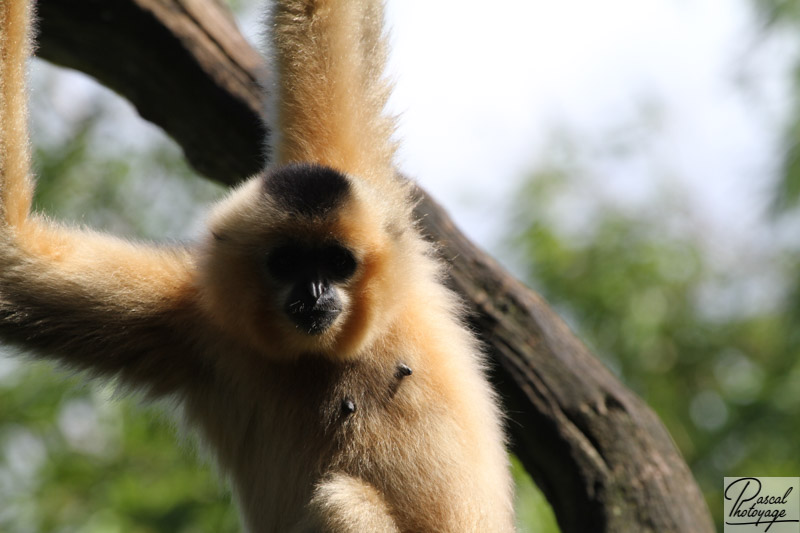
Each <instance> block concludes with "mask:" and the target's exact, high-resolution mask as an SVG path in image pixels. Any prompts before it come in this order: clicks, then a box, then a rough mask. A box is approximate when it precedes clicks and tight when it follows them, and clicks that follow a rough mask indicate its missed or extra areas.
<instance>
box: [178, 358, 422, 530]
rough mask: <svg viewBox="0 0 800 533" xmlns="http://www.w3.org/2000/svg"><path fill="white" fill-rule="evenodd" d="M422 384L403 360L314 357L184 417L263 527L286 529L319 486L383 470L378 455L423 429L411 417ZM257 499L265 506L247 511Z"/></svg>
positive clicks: (263, 372) (226, 387) (212, 398)
mask: <svg viewBox="0 0 800 533" xmlns="http://www.w3.org/2000/svg"><path fill="white" fill-rule="evenodd" d="M419 377H420V376H418V375H417V373H416V372H413V371H412V369H411V368H410V365H409V366H406V364H405V362H404V361H401V360H397V361H392V362H389V363H386V364H378V363H375V362H351V363H333V362H330V361H327V360H324V359H321V358H317V357H307V358H304V359H303V360H300V361H297V362H292V363H286V364H276V363H271V364H268V365H264V366H263V367H262V368H260V369H258V370H257V371H254V372H253V373H252V375H250V376H246V377H244V378H243V379H242V381H241V382H239V383H238V384H236V385H233V384H232V383H227V384H218V385H217V386H215V387H214V388H213V389H214V390H212V391H206V392H205V393H203V394H200V395H198V396H196V397H193V398H189V399H187V403H186V413H187V416H188V418H189V421H190V422H192V423H193V424H194V425H196V426H199V428H200V433H201V434H202V436H203V438H204V440H205V441H206V442H207V443H208V444H209V445H210V446H211V448H212V449H213V450H214V452H215V455H216V456H217V458H218V461H219V463H220V466H221V467H222V468H223V470H224V471H226V472H227V473H228V474H230V475H231V477H232V481H233V483H234V488H235V492H236V493H237V496H238V498H239V499H240V500H242V501H241V502H240V503H241V504H242V505H243V507H244V508H249V509H250V510H251V511H252V510H253V509H257V512H258V513H263V514H264V516H263V518H261V519H257V520H265V521H267V522H272V521H273V520H275V519H276V517H282V518H281V519H280V520H284V519H285V520H286V524H289V523H291V520H294V519H295V518H293V517H295V515H296V513H300V512H301V511H302V508H303V506H304V505H305V503H306V502H307V501H308V499H309V498H310V494H311V491H312V490H313V487H314V484H315V483H316V482H318V481H319V480H320V478H321V477H322V476H324V475H325V474H326V473H329V472H334V471H337V472H346V473H352V474H356V473H358V472H359V471H361V470H363V469H364V465H371V466H370V468H374V467H375V466H376V463H381V462H383V461H384V460H386V458H385V457H379V456H377V455H374V454H375V453H376V452H375V451H376V450H380V449H385V447H386V446H389V447H391V448H393V447H395V446H398V445H399V443H400V441H402V439H403V438H404V434H405V432H406V429H407V426H408V425H416V424H418V423H419V422H420V421H419V419H418V417H417V416H416V414H415V409H414V407H413V406H414V404H415V403H416V400H415V396H416V395H417V392H416V389H418V384H416V383H415V380H417V379H418V378H419ZM378 469H379V470H380V469H381V467H379V468H378ZM250 496H252V497H253V498H255V497H258V499H259V501H258V502H251V504H248V499H249V497H250ZM246 514H248V513H246ZM262 523H263V522H262ZM275 527H276V529H275V531H280V530H281V529H280V528H281V527H284V524H276V525H275ZM287 527H288V526H287ZM268 530H269V529H268Z"/></svg>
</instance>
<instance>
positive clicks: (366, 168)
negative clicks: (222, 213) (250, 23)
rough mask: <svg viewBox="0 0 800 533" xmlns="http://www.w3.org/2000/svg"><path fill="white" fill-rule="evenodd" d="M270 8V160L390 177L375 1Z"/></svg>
mask: <svg viewBox="0 0 800 533" xmlns="http://www.w3.org/2000/svg"><path fill="white" fill-rule="evenodd" d="M276 4H277V5H274V6H273V8H272V13H271V17H272V21H271V22H272V24H271V28H273V30H274V31H273V32H272V35H271V43H270V44H271V46H270V50H269V52H270V56H271V62H272V63H273V69H272V70H273V72H274V75H275V80H276V81H275V82H274V84H273V86H272V87H270V88H269V96H270V105H269V107H270V110H271V117H273V118H274V120H273V123H272V124H271V126H272V128H271V130H272V131H273V137H272V145H271V146H270V147H269V150H270V152H271V153H272V157H273V162H274V163H275V164H278V165H282V164H286V163H290V162H301V161H311V162H315V163H319V164H323V165H327V166H329V167H332V168H335V169H337V170H340V171H343V172H346V173H349V174H352V175H356V176H359V177H360V178H363V179H366V180H369V181H378V180H385V179H386V178H387V177H389V178H390V179H391V175H392V173H393V170H392V169H393V157H394V145H393V143H392V142H391V135H392V133H393V132H394V122H393V120H392V119H390V118H389V117H387V116H385V115H384V113H383V108H384V106H385V104H386V99H387V98H388V95H389V86H388V84H387V83H386V82H385V80H384V79H383V77H382V74H383V72H382V70H383V64H384V57H385V55H386V53H385V45H384V39H383V35H382V34H381V28H382V20H381V19H382V17H383V10H382V9H381V5H380V2H373V1H367V0H348V1H346V2H343V1H335V0H318V1H316V2H308V1H302V0H289V1H282V2H278V3H276Z"/></svg>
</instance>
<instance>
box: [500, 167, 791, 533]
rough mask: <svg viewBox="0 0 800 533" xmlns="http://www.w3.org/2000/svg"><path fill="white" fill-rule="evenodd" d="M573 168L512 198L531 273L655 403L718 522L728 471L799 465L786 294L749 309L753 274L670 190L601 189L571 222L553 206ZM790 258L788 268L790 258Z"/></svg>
mask: <svg viewBox="0 0 800 533" xmlns="http://www.w3.org/2000/svg"><path fill="white" fill-rule="evenodd" d="M572 170H574V169H572ZM581 178H582V176H580V173H579V172H578V173H574V174H573V173H571V172H565V171H564V170H563V169H560V168H558V167H556V168H553V169H550V170H546V171H543V172H541V173H540V174H538V175H537V176H535V177H534V178H533V179H532V180H531V182H530V183H529V185H528V188H527V190H526V191H525V193H524V194H523V195H521V197H520V200H519V204H518V218H517V221H516V223H515V227H519V228H522V232H521V234H520V235H519V236H518V238H517V240H516V241H515V244H516V245H518V246H519V248H520V249H521V251H522V255H523V256H524V258H525V259H526V260H527V266H526V268H527V271H528V275H529V279H530V280H531V282H532V283H533V284H534V285H535V286H536V287H537V288H538V289H539V290H540V291H541V292H542V294H543V295H544V296H545V297H546V298H547V299H548V300H549V301H550V302H551V303H552V304H554V305H555V306H556V307H557V308H558V309H559V310H560V311H561V312H562V314H563V315H565V316H566V317H568V319H569V320H570V321H571V323H572V325H573V327H574V328H575V329H576V330H577V332H578V333H579V335H580V336H581V337H582V338H583V339H584V340H585V341H586V342H587V343H588V344H589V345H590V347H591V348H592V349H593V350H594V351H595V353H597V354H599V356H600V357H601V358H602V359H603V360H604V361H605V362H606V364H607V365H608V366H609V367H610V368H611V369H612V370H613V371H614V372H616V373H617V374H618V375H619V376H620V377H621V378H622V380H623V381H624V382H625V383H627V384H628V385H629V386H631V387H632V388H633V389H634V390H635V391H636V392H638V393H639V394H640V395H641V396H643V397H644V399H645V400H646V401H647V402H648V403H649V404H650V405H651V406H652V407H653V408H654V409H655V410H656V411H657V413H658V414H659V416H660V417H661V419H662V420H663V421H664V423H665V424H666V425H667V427H668V428H669V430H670V432H671V433H672V435H673V437H674V439H675V441H676V442H677V444H678V446H679V447H680V449H681V450H682V452H683V454H684V455H685V457H686V459H687V460H688V462H689V464H690V466H691V468H692V470H693V472H694V473H695V475H696V476H697V478H698V480H699V482H700V484H701V487H702V489H703V490H704V491H705V493H706V497H707V500H708V504H709V507H710V508H711V509H712V512H713V513H714V515H715V518H716V519H717V521H718V523H719V522H720V519H721V505H722V496H721V494H720V492H721V488H722V479H723V477H724V476H726V475H728V476H735V475H741V476H744V475H761V476H769V475H776V476H787V475H794V473H796V472H798V470H800V456H798V455H797V446H796V443H797V442H800V423H798V422H797V420H798V413H799V412H800V357H798V355H800V343H798V340H800V335H798V333H797V328H796V323H797V321H796V319H797V315H796V314H794V315H793V314H792V302H791V300H789V299H786V300H780V301H777V302H772V304H771V306H767V308H765V309H756V310H753V309H750V308H748V306H747V300H746V299H745V298H744V292H745V289H746V288H748V287H749V286H751V285H752V284H754V283H755V284H758V283H759V282H760V281H759V280H758V279H756V280H752V279H747V278H746V277H737V276H738V274H737V272H736V265H719V264H717V262H715V261H714V260H713V259H712V255H711V253H710V248H709V246H708V243H706V242H704V240H703V235H702V233H700V232H699V231H697V230H696V229H691V228H696V227H700V226H699V225H694V224H692V221H691V220H690V219H688V220H687V217H690V215H689V214H688V213H686V212H685V210H684V209H683V208H682V206H683V205H684V204H685V202H683V201H682V200H681V199H680V197H679V196H676V195H670V194H667V193H664V192H662V194H659V195H658V198H653V199H652V201H651V202H649V203H647V204H646V205H644V206H643V207H642V208H640V209H633V210H626V209H624V208H622V207H621V206H619V205H606V204H603V202H602V201H599V200H598V201H597V202H595V205H594V206H592V209H591V212H592V213H593V215H592V216H590V217H588V218H587V219H586V220H585V221H584V223H583V224H582V225H581V227H580V228H579V229H578V230H575V229H574V228H572V229H567V228H566V227H565V224H564V223H563V218H564V217H563V215H564V213H554V210H553V208H552V207H551V206H554V205H556V206H558V205H563V204H562V203H561V202H560V200H563V197H564V196H565V195H569V194H572V192H571V191H574V190H575V188H576V186H577V185H578V184H580V183H581ZM676 221H679V222H680V224H676ZM676 226H677V227H683V228H685V229H683V230H681V231H675V230H674V228H675V227H676ZM686 228H688V229H686ZM784 264H785V265H786V268H787V269H789V268H794V269H796V268H797V265H798V261H797V257H793V256H792V257H784ZM765 268H766V266H765ZM770 268H774V265H773V266H772V267H770ZM787 279H792V281H793V283H795V284H796V283H797V282H796V280H797V279H800V278H797V277H793V278H788V277H787ZM794 290H795V291H797V290H798V289H797V286H795V287H794ZM795 305H796V301H795Z"/></svg>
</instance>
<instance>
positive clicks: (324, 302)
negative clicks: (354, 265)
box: [285, 279, 342, 335]
mask: <svg viewBox="0 0 800 533" xmlns="http://www.w3.org/2000/svg"><path fill="white" fill-rule="evenodd" d="M285 309H286V314H287V315H288V317H289V318H290V319H291V320H292V322H294V323H295V325H296V326H297V327H298V328H299V329H301V330H302V331H304V332H305V333H307V334H309V335H317V334H319V333H322V332H324V331H325V330H326V329H328V328H329V327H330V326H331V325H332V324H333V323H334V322H335V321H336V318H337V317H338V316H339V314H341V312H342V309H341V304H340V301H339V298H338V297H337V295H336V290H335V289H334V288H333V287H332V286H331V285H330V284H329V283H328V282H327V281H325V280H322V279H313V280H308V281H305V282H301V283H298V284H297V285H296V286H295V290H293V291H292V293H291V294H290V295H289V298H288V300H287V302H286V308H285Z"/></svg>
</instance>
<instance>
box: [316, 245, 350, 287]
mask: <svg viewBox="0 0 800 533" xmlns="http://www.w3.org/2000/svg"><path fill="white" fill-rule="evenodd" d="M320 255H321V257H320V264H321V265H324V267H325V270H326V271H327V274H328V275H329V276H330V277H331V281H345V280H347V279H349V278H350V277H351V276H352V275H353V274H354V273H355V271H356V267H357V266H358V265H357V263H356V258H355V257H354V256H353V253H352V252H351V251H350V250H348V249H347V248H345V247H344V246H340V245H338V244H335V245H333V246H329V247H327V248H324V249H323V250H322V251H321V254H320Z"/></svg>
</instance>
